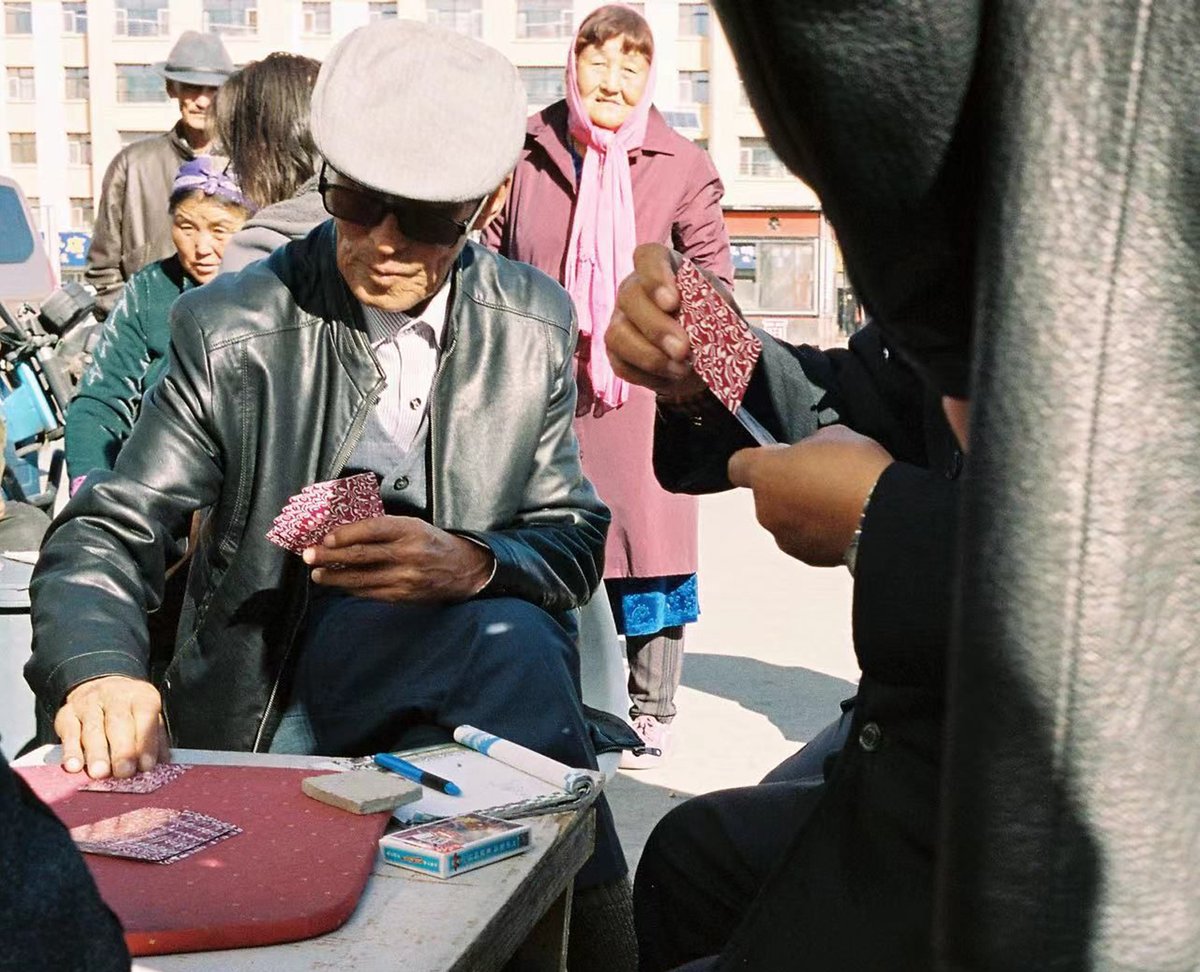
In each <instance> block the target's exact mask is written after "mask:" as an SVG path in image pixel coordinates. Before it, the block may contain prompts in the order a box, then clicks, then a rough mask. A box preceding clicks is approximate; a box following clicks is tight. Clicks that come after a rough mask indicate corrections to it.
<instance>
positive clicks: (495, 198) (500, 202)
mask: <svg viewBox="0 0 1200 972" xmlns="http://www.w3.org/2000/svg"><path fill="white" fill-rule="evenodd" d="M512 181H513V177H512V173H511V172H510V173H509V174H508V178H507V179H505V180H504V181H503V182H502V183H500V185H498V186H497V187H496V188H495V190H493V192H492V194H491V195H490V196H489V197H488V201H487V202H486V203H484V205H483V209H481V210H480V211H479V215H478V216H476V217H475V223H474V225H473V226H472V227H471V228H472V229H476V230H483V229H486V228H487V225H488V223H490V222H491V221H492V220H493V219H495V218H496V217H497V216H499V215H500V212H501V210H503V209H504V204H505V203H506V202H508V190H509V189H510V188H512Z"/></svg>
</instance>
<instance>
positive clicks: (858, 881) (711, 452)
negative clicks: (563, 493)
mask: <svg viewBox="0 0 1200 972" xmlns="http://www.w3.org/2000/svg"><path fill="white" fill-rule="evenodd" d="M760 336H761V337H762V338H763V355H762V358H761V361H760V364H759V366H758V367H757V368H756V370H755V373H754V377H753V379H752V381H751V384H750V387H749V389H748V390H747V394H746V397H745V399H744V405H745V407H747V408H748V409H749V410H750V412H751V414H752V415H754V416H755V417H756V418H758V419H759V420H760V421H761V422H762V423H763V424H764V425H766V426H767V428H768V429H770V430H771V431H772V432H774V433H775V435H776V436H777V437H778V438H779V439H780V440H781V441H788V442H794V441H799V440H800V439H801V438H804V437H805V436H807V435H810V434H811V433H812V432H814V431H816V430H817V428H819V427H820V426H824V425H829V424H833V423H835V422H840V423H841V424H845V425H847V426H849V427H850V428H853V429H855V430H856V431H858V432H861V433H863V434H864V435H868V436H870V437H871V438H873V439H875V440H876V441H878V442H880V443H881V444H882V445H883V446H884V447H885V448H887V449H888V450H889V452H891V453H892V455H893V456H894V457H895V458H896V459H897V461H896V462H894V463H893V464H892V465H891V466H889V467H888V468H887V469H886V470H885V471H884V473H883V475H882V476H881V477H880V479H879V481H878V483H877V484H876V486H875V490H874V492H873V493H872V497H871V502H870V503H869V504H868V507H867V511H866V516H865V518H864V521H863V530H862V538H861V540H860V543H859V551H858V560H857V567H856V575H855V583H854V606H853V628H854V650H855V654H856V655H857V657H858V662H859V665H860V667H861V668H862V679H861V681H860V683H859V690H858V695H857V698H856V701H855V706H854V713H853V720H852V723H851V728H850V737H849V743H848V744H847V746H846V747H845V749H844V750H843V751H842V753H841V754H840V755H839V757H838V758H837V760H836V761H835V762H834V765H833V769H832V772H831V774H830V777H829V779H828V782H827V783H826V785H825V787H824V788H823V793H822V795H821V797H820V799H819V800H818V801H817V802H816V805H815V807H814V809H813V810H812V813H811V815H810V816H808V817H807V818H806V819H804V820H803V821H797V828H796V830H795V832H794V833H792V834H790V835H788V834H781V835H780V847H781V854H780V867H779V869H778V870H777V871H776V873H775V874H774V875H773V876H772V877H771V878H770V879H769V880H768V881H767V883H766V885H765V886H764V887H763V889H762V890H761V891H760V893H759V894H758V896H757V897H756V899H755V901H754V903H753V905H752V906H751V907H750V910H749V913H748V915H747V917H746V919H745V920H744V921H743V923H742V924H741V926H740V927H739V929H738V931H737V932H736V934H735V935H734V937H733V939H732V941H731V942H729V943H728V946H727V947H726V948H725V949H724V951H723V952H722V955H721V959H720V961H719V962H718V964H717V966H716V967H717V968H720V969H753V970H759V969H787V968H799V967H803V968H805V969H811V970H813V972H834V970H839V972H840V970H843V969H854V970H856V972H927V970H929V969H930V968H931V967H932V961H933V956H932V950H931V941H932V908H933V874H934V861H935V844H936V824H937V813H938V798H939V792H938V781H939V766H940V762H941V745H942V727H943V719H944V695H945V679H946V658H947V653H948V647H949V625H950V601H951V594H950V591H951V580H952V577H953V565H954V558H953V551H954V535H955V530H956V527H957V499H958V483H957V481H956V480H957V477H958V474H959V471H960V469H961V467H962V459H961V455H960V454H959V452H958V450H957V448H956V447H955V445H954V443H953V440H952V438H951V436H950V433H949V429H948V428H947V427H946V425H945V422H944V420H943V419H942V418H941V416H940V406H939V404H938V402H937V400H936V397H935V396H932V395H929V394H927V393H926V392H925V389H924V388H923V386H922V384H921V382H920V381H919V380H918V378H917V376H916V374H915V373H914V372H913V371H912V370H911V368H909V367H908V366H907V365H906V364H904V363H903V362H901V361H900V359H899V358H898V357H897V356H896V355H895V354H894V353H893V352H892V351H891V349H890V348H889V347H888V346H887V345H886V344H885V343H884V342H883V341H882V339H881V337H880V334H879V331H878V329H877V327H876V326H875V325H873V324H870V325H868V326H867V327H866V328H865V329H864V330H862V331H860V332H859V333H858V334H856V335H855V336H854V337H852V338H851V340H850V346H849V348H848V349H847V350H832V351H821V350H819V349H817V348H812V347H804V346H801V347H790V346H787V345H784V344H781V343H780V342H777V341H773V340H772V339H770V338H769V337H767V336H766V335H765V334H762V335H760ZM706 403H707V404H706V405H705V407H703V409H702V410H701V411H700V412H698V413H696V414H692V415H688V414H685V413H682V412H677V411H672V410H664V417H663V419H662V420H661V421H660V425H659V429H658V435H657V436H656V439H655V442H656V462H657V468H658V471H659V476H660V477H661V478H662V479H663V481H664V484H665V485H668V486H673V487H674V488H686V489H689V490H693V491H701V490H702V491H709V490H714V489H722V488H727V487H728V485H729V483H728V479H727V477H726V474H725V463H726V462H727V461H728V457H729V456H730V454H731V453H732V452H733V451H734V449H736V448H740V447H743V446H750V445H753V441H752V440H751V439H750V437H749V435H748V434H747V433H745V432H744V430H742V428H741V426H740V425H739V424H738V423H737V422H736V421H734V420H733V418H732V416H730V415H729V413H728V412H727V411H725V410H724V409H723V408H722V407H721V406H720V405H718V404H717V403H716V401H715V399H706ZM697 422H698V423H699V424H697ZM789 844H790V846H789Z"/></svg>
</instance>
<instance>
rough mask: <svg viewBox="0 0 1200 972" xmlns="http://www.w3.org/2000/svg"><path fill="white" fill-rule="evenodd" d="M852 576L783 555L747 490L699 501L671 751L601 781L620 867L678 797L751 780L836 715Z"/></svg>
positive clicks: (846, 676)
mask: <svg viewBox="0 0 1200 972" xmlns="http://www.w3.org/2000/svg"><path fill="white" fill-rule="evenodd" d="M850 595H851V578H850V575H849V574H848V573H847V571H846V570H845V569H843V568H836V569H832V568H829V569H817V568H811V567H806V566H805V565H804V564H801V563H799V562H797V561H795V560H792V559H790V558H788V557H786V556H785V555H784V554H783V553H782V552H780V551H779V549H778V548H777V547H776V546H775V543H774V541H773V540H772V539H771V537H770V536H769V535H768V534H767V533H766V532H765V531H764V530H762V528H760V527H759V526H758V523H757V521H756V520H755V519H754V504H753V500H752V498H751V496H750V494H749V492H747V491H745V490H737V491H734V492H730V493H726V494H722V495H719V496H709V497H704V498H703V499H702V500H701V507H700V607H701V611H702V617H701V619H700V621H699V622H698V623H697V624H695V625H693V626H691V627H689V628H688V631H687V643H686V656H685V660H684V666H683V684H682V686H681V687H680V689H679V693H678V695H677V697H676V702H677V705H678V707H679V714H678V715H677V716H676V718H675V721H674V724H673V735H672V746H673V748H672V750H671V753H670V757H669V759H667V760H666V761H665V762H664V763H663V765H662V766H660V767H658V768H656V769H652V770H636V771H635V770H622V771H620V773H619V774H618V776H617V779H615V780H614V781H612V782H611V783H610V784H609V787H608V793H609V799H610V800H611V802H612V806H613V811H614V813H615V815H616V819H617V829H618V831H619V832H620V834H621V841H622V844H623V846H624V848H625V853H626V856H627V857H628V858H629V861H630V865H631V867H632V866H634V865H635V863H636V860H637V858H638V857H639V856H640V855H641V850H642V846H643V844H644V843H645V840H646V836H647V835H648V834H649V833H650V830H651V829H652V828H653V826H654V824H655V823H656V822H657V821H658V819H659V818H660V817H661V816H662V815H663V814H664V813H666V812H667V811H668V810H670V809H671V807H672V806H674V805H675V804H676V803H677V802H678V801H679V800H681V799H683V798H685V797H687V796H690V795H692V794H696V793H705V792H707V791H709V790H715V789H721V788H724V787H730V786H747V785H750V784H752V783H756V782H757V781H758V780H759V779H761V778H762V776H763V774H765V773H766V772H767V771H768V770H769V769H771V767H773V766H775V765H776V764H777V763H779V762H780V761H781V760H783V759H784V758H785V757H787V756H790V755H791V754H792V753H794V752H795V751H796V750H797V749H799V748H800V746H801V745H802V744H803V743H804V742H806V741H807V740H808V739H811V738H812V736H813V735H815V734H816V732H817V731H818V730H820V729H821V728H822V727H823V726H824V725H826V724H827V723H829V722H831V721H832V720H833V719H834V718H836V717H837V715H838V711H839V710H838V702H839V701H840V700H842V699H844V698H847V697H848V696H850V695H852V694H853V692H854V683H855V681H856V680H857V678H858V666H857V665H856V664H855V661H854V654H853V651H852V648H851V642H850Z"/></svg>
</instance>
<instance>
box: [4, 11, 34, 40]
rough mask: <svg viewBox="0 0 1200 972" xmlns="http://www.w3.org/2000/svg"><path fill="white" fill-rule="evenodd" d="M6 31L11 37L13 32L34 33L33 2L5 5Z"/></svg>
mask: <svg viewBox="0 0 1200 972" xmlns="http://www.w3.org/2000/svg"><path fill="white" fill-rule="evenodd" d="M4 33H6V34H8V35H9V36H10V37H11V36H12V35H13V34H32V33H33V4H31V3H6V4H5V5H4Z"/></svg>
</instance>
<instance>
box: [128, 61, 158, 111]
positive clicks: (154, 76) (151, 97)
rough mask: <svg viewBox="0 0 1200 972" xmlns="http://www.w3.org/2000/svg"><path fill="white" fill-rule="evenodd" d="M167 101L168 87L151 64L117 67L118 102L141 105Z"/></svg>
mask: <svg viewBox="0 0 1200 972" xmlns="http://www.w3.org/2000/svg"><path fill="white" fill-rule="evenodd" d="M166 100H168V99H167V88H166V85H165V84H163V79H162V78H161V77H160V76H159V74H158V72H157V71H155V70H154V68H153V67H151V66H150V65H149V64H118V65H117V101H121V102H125V103H128V104H132V103H139V104H140V103H143V102H152V101H166Z"/></svg>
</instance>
